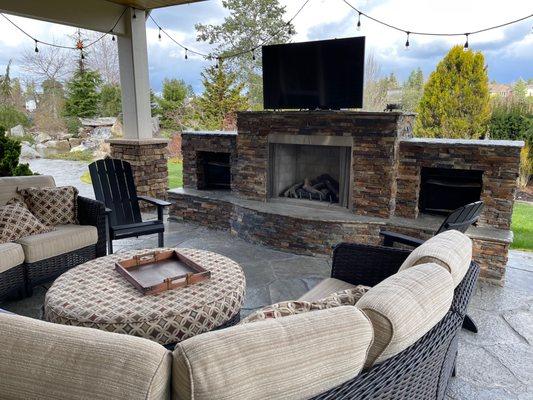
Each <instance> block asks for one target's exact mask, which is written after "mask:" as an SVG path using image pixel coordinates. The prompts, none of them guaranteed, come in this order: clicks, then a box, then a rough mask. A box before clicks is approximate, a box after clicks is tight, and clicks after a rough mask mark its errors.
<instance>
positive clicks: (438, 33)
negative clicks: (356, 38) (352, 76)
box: [343, 0, 533, 49]
mask: <svg viewBox="0 0 533 400" xmlns="http://www.w3.org/2000/svg"><path fill="white" fill-rule="evenodd" d="M343 2H344V3H345V4H346V5H347V6H348V7H350V8H351V9H352V10H354V11H355V12H357V14H358V21H357V30H359V29H360V28H361V16H365V17H366V18H368V19H370V20H372V21H374V22H376V23H378V24H380V25H383V26H386V27H387V28H390V29H394V30H396V31H399V32H403V33H405V34H406V35H407V36H408V37H409V35H420V36H466V43H465V45H464V48H465V49H467V48H468V36H469V35H474V34H478V33H481V32H486V31H490V30H493V29H498V28H503V27H504V26H509V25H512V24H516V23H517V22H521V21H525V20H526V19H529V18H531V17H533V14H529V15H526V16H525V17H522V18H518V19H515V20H512V21H508V22H504V23H503V24H499V25H494V26H489V27H487V28H483V29H478V30H477V31H472V32H469V33H463V32H453V33H446V32H414V31H408V30H407V29H403V28H400V27H398V26H396V25H392V24H389V23H388V22H385V21H382V20H380V19H377V18H374V17H372V16H371V15H368V14H366V13H364V12H363V11H361V10H359V9H358V8H356V7H354V6H353V5H351V4H350V3H349V2H348V0H343ZM408 42H409V39H408V40H407V42H406V47H408V46H407V43H408Z"/></svg>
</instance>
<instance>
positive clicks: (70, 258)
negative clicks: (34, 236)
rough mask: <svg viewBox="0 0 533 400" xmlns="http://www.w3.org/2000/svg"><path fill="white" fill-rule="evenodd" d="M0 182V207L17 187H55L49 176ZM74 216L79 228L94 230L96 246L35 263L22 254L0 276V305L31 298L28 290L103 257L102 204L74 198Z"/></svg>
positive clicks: (104, 250)
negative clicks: (17, 263) (16, 261)
mask: <svg viewBox="0 0 533 400" xmlns="http://www.w3.org/2000/svg"><path fill="white" fill-rule="evenodd" d="M0 179H1V182H0V183H1V184H2V187H1V189H0V192H1V193H0V205H1V204H3V203H4V202H5V201H6V200H8V197H9V196H10V195H11V194H12V193H13V191H14V188H20V185H21V184H22V185H26V184H27V185H28V186H26V187H29V186H38V187H45V186H47V185H48V186H54V185H55V182H54V180H53V178H52V177H50V176H31V177H16V178H0ZM15 185H16V186H15ZM77 213H78V221H79V225H80V226H94V227H96V231H97V239H96V243H93V244H90V245H86V246H83V247H81V248H75V249H73V250H72V251H68V252H65V253H62V254H56V255H54V256H52V257H48V258H44V259H39V260H35V261H33V260H31V261H28V259H27V258H26V257H25V255H23V254H22V255H21V258H20V261H21V263H20V265H16V266H13V267H10V268H8V269H6V270H5V271H3V272H0V301H1V300H3V299H6V298H10V297H13V296H15V297H23V296H30V295H31V294H32V289H33V288H34V287H35V286H36V285H39V284H41V283H44V282H47V281H50V280H53V279H55V278H56V277H58V276H59V275H61V274H62V273H63V272H65V271H67V270H69V269H70V268H72V267H75V266H76V265H79V264H81V263H83V262H85V261H89V260H92V259H95V258H97V257H101V256H104V255H105V254H106V232H105V207H104V204H103V203H101V202H99V201H96V200H93V199H89V198H86V197H82V196H78V200H77ZM72 232H73V234H76V232H77V231H76V229H75V227H74V230H73V231H72ZM43 235H47V234H43ZM14 244H16V243H9V245H14ZM4 245H7V244H4ZM17 245H18V244H17ZM0 246H1V245H0ZM19 247H20V246H19ZM19 252H22V250H19Z"/></svg>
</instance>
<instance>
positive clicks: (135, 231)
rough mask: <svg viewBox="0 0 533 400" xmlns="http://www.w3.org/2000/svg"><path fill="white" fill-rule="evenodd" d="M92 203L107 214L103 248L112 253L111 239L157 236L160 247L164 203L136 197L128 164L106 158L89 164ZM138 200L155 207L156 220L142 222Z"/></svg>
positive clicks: (162, 240)
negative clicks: (103, 207) (104, 245)
mask: <svg viewBox="0 0 533 400" xmlns="http://www.w3.org/2000/svg"><path fill="white" fill-rule="evenodd" d="M89 172H90V173H91V180H92V183H93V189H94V195H95V197H96V200H99V201H101V202H103V203H104V204H105V206H106V212H107V232H108V238H107V249H108V253H109V254H112V253H113V240H116V239H125V238H129V237H138V236H144V235H150V234H154V233H157V234H158V245H159V247H163V246H164V239H163V233H164V231H165V226H164V224H163V209H164V207H167V206H169V205H170V203H169V202H168V201H164V200H159V199H154V198H152V197H147V196H138V195H137V190H136V188H135V183H134V181H133V173H132V170H131V165H130V163H128V162H127V161H122V160H117V159H112V158H106V159H103V160H97V161H95V162H93V163H92V164H90V165H89ZM139 200H140V201H145V202H147V203H150V204H152V205H154V206H156V207H157V220H151V221H143V220H142V217H141V210H140V208H139Z"/></svg>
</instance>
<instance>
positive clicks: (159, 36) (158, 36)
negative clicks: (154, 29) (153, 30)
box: [157, 28, 161, 41]
mask: <svg viewBox="0 0 533 400" xmlns="http://www.w3.org/2000/svg"><path fill="white" fill-rule="evenodd" d="M157 38H158V39H159V41H161V28H159V33H158V35H157Z"/></svg>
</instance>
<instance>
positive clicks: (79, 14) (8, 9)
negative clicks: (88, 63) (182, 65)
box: [0, 0, 205, 35]
mask: <svg viewBox="0 0 533 400" xmlns="http://www.w3.org/2000/svg"><path fill="white" fill-rule="evenodd" d="M199 1H205V0H109V1H108V0H77V1H76V2H73V1H72V0H46V1H36V0H0V12H5V13H7V14H12V15H18V16H21V17H26V18H32V19H38V20H41V21H48V22H54V23H57V24H62V25H69V26H74V27H77V28H83V29H89V30H93V31H99V32H108V31H109V29H111V28H112V27H113V25H114V24H115V22H116V21H117V19H118V18H119V17H120V16H121V15H122V13H123V11H124V7H125V6H126V7H127V6H129V7H134V8H137V9H142V10H148V9H153V8H160V7H168V6H174V5H180V4H187V3H197V2H199ZM113 31H114V33H116V34H117V35H121V34H123V33H124V32H125V31H126V29H125V25H124V21H123V19H122V20H121V21H119V22H118V23H117V25H116V26H115V28H114V29H113Z"/></svg>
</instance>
